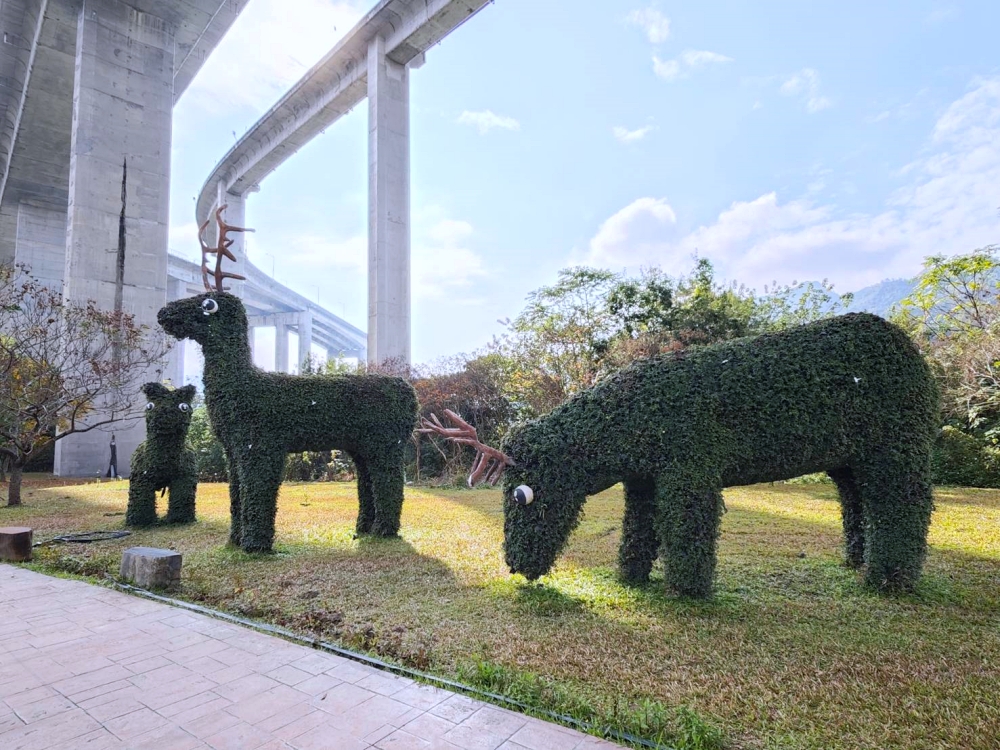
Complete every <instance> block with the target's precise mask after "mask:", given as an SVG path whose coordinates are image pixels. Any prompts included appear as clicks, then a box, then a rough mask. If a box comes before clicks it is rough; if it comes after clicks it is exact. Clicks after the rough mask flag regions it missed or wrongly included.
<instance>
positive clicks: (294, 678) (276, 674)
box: [267, 664, 313, 685]
mask: <svg viewBox="0 0 1000 750" xmlns="http://www.w3.org/2000/svg"><path fill="white" fill-rule="evenodd" d="M267 676H268V677H270V678H271V679H272V680H277V681H278V682H280V683H282V684H283V685H298V684H299V683H300V682H303V681H305V680H308V679H309V678H310V677H312V676H313V675H312V673H311V672H306V671H304V670H302V669H299V668H297V667H293V666H291V665H290V664H286V665H284V666H282V667H278V668H277V669H272V670H271V671H270V672H268V673H267Z"/></svg>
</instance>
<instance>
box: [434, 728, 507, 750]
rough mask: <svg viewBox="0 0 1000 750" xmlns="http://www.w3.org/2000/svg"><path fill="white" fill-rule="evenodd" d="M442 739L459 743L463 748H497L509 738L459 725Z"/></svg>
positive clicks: (490, 749) (466, 749) (455, 743)
mask: <svg viewBox="0 0 1000 750" xmlns="http://www.w3.org/2000/svg"><path fill="white" fill-rule="evenodd" d="M441 739H443V740H446V741H447V742H451V743H452V744H454V745H457V746H458V747H460V748H462V750H496V749H497V748H498V747H500V746H501V745H502V744H503V743H504V742H505V741H506V739H507V738H506V737H504V736H502V735H499V734H493V733H492V732H487V731H484V730H482V729H474V728H472V727H464V726H457V727H455V728H454V729H452V730H451V731H450V732H447V733H446V734H445V735H444V736H443V737H442V738H441Z"/></svg>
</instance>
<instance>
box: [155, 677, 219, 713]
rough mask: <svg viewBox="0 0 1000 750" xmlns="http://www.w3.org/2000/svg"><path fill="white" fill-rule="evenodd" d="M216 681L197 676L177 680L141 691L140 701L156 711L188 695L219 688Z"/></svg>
mask: <svg viewBox="0 0 1000 750" xmlns="http://www.w3.org/2000/svg"><path fill="white" fill-rule="evenodd" d="M217 687H218V685H216V684H215V683H214V682H212V681H211V680H210V679H208V678H207V677H197V678H195V679H193V680H177V681H176V682H171V683H169V684H167V685H164V686H163V687H161V688H159V689H152V690H143V691H141V692H140V693H139V701H140V702H141V703H143V704H145V705H146V706H149V707H150V708H151V709H153V710H154V711H156V710H158V709H161V708H163V707H164V706H171V705H173V704H174V703H176V702H177V701H180V700H184V699H185V698H187V697H188V696H191V695H198V694H199V693H204V692H206V691H209V690H214V689H215V688H217Z"/></svg>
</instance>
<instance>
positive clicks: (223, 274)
mask: <svg viewBox="0 0 1000 750" xmlns="http://www.w3.org/2000/svg"><path fill="white" fill-rule="evenodd" d="M228 205H229V204H226V205H224V206H219V208H218V210H216V212H215V220H216V221H217V222H218V223H219V242H218V244H217V245H216V247H209V246H208V243H206V242H205V237H204V234H205V230H206V229H208V222H209V221H210V219H209V220H206V221H205V223H204V224H202V225H201V227H200V228H199V229H198V242H199V243H201V280H202V281H203V282H204V283H205V289H206V291H209V292H212V291H217V292H224V291H226V290H225V288H223V286H222V280H223V279H244V280H245V279H246V276H240V275H239V274H238V273H230V272H229V271H223V270H222V259H223V257H226V258H229V260H231V261H233V262H235V261H236V256H235V255H233V253H232V252H231V251H230V249H229V248H230V247H231V246H232V244H233V242H235V241H236V240H232V239H230V238H229V237H227V236H226V235H227V234H229V233H230V232H252V231H253V230H252V229H246V228H245V227H234V226H233V225H232V224H227V223H226V222H225V220H223V218H222V212H223V211H225V210H226V208H227V207H228ZM209 253H215V273H213V274H211V276H212V277H213V278H214V279H215V287H214V289H213V287H212V284H211V283H210V282H209V280H208V277H209V271H208V254H209Z"/></svg>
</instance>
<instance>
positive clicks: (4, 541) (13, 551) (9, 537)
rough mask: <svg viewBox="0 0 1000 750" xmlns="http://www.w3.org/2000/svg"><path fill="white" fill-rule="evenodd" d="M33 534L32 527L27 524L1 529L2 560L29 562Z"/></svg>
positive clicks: (0, 558) (0, 547) (0, 557)
mask: <svg viewBox="0 0 1000 750" xmlns="http://www.w3.org/2000/svg"><path fill="white" fill-rule="evenodd" d="M31 535H32V531H31V529H29V528H28V527H26V526H6V527H4V528H2V529H0V560H3V561H5V562H28V560H30V559H31Z"/></svg>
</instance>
